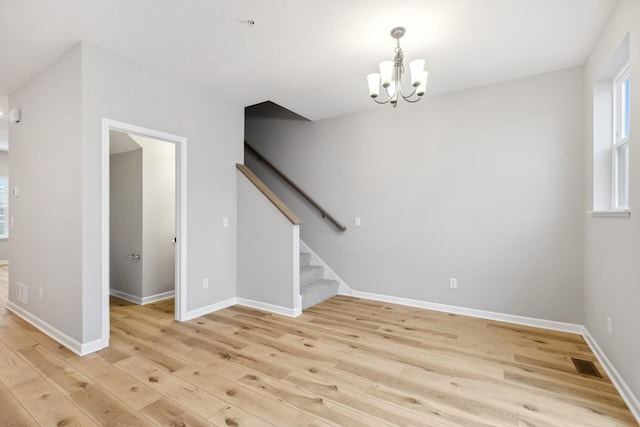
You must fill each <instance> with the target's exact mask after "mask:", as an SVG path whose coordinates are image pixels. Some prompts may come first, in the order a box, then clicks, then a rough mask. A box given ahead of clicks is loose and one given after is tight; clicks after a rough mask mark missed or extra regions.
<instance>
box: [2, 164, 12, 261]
mask: <svg viewBox="0 0 640 427" xmlns="http://www.w3.org/2000/svg"><path fill="white" fill-rule="evenodd" d="M0 176H6V177H8V176H9V153H8V152H7V151H0ZM9 186H11V182H9ZM7 202H10V200H9V196H7ZM6 221H7V224H6V226H7V227H9V217H8V216H7V217H6ZM9 234H11V230H9ZM8 260H9V239H0V262H1V261H8Z"/></svg>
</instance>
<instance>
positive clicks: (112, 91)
mask: <svg viewBox="0 0 640 427" xmlns="http://www.w3.org/2000/svg"><path fill="white" fill-rule="evenodd" d="M81 49H82V89H83V92H82V121H81V123H82V147H81V152H82V159H81V164H82V173H81V176H82V242H83V243H82V247H83V252H82V265H83V268H82V272H83V278H82V283H83V319H84V326H85V330H84V336H83V339H84V340H85V341H92V340H95V339H98V338H99V337H100V336H101V313H102V307H101V304H100V302H101V290H100V283H101V268H100V265H101V251H102V242H101V227H100V218H101V203H102V202H101V198H102V195H101V172H100V169H101V166H100V165H101V122H102V119H103V118H108V119H111V120H116V121H120V122H124V123H128V124H132V125H136V126H141V127H144V128H149V129H154V130H158V131H161V132H166V133H169V134H173V135H179V136H181V137H185V138H187V146H188V153H187V169H188V170H187V195H186V197H187V212H188V214H187V252H188V260H187V265H186V269H187V284H186V286H187V302H186V305H187V310H188V311H192V310H196V309H206V307H207V306H209V305H212V304H215V303H217V302H220V301H223V300H226V299H229V298H234V297H235V296H236V225H235V218H236V168H235V164H236V163H238V162H240V163H241V162H242V159H243V152H242V141H243V123H244V110H243V108H242V107H241V106H238V105H234V104H232V103H231V102H229V101H226V100H224V99H221V98H219V97H216V96H214V95H212V94H210V93H207V92H205V91H203V90H199V89H196V88H195V87H192V86H189V85H187V84H184V83H182V82H178V81H176V80H174V79H172V78H170V77H167V76H165V75H163V74H162V73H161V72H160V71H158V70H156V69H151V68H147V67H144V66H141V65H139V64H136V63H134V62H131V61H129V60H127V59H124V58H122V57H120V56H117V55H115V54H113V53H110V52H107V51H105V50H103V49H100V48H98V47H96V46H93V45H91V44H87V43H82V44H81ZM223 218H230V226H229V227H228V228H223V227H222V219H223ZM204 278H208V279H209V288H208V289H203V287H202V280H203V279H204Z"/></svg>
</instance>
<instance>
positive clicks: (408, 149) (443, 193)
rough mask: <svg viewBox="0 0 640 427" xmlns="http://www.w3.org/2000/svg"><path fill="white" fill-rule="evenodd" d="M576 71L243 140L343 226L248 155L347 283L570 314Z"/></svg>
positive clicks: (576, 231) (288, 124)
mask: <svg viewBox="0 0 640 427" xmlns="http://www.w3.org/2000/svg"><path fill="white" fill-rule="evenodd" d="M582 73H583V70H582V68H574V69H569V70H564V71H559V72H554V73H550V74H544V75H539V76H535V77H530V78H526V79H522V80H517V81H512V82H507V83H502V84H498V85H492V86H487V87H483V88H479V89H474V90H468V91H464V92H458V93H454V94H449V95H443V96H437V97H427V98H426V99H424V100H422V101H421V102H420V103H417V104H407V103H399V105H398V107H397V108H395V109H394V108H391V107H390V106H388V105H387V106H376V107H374V109H372V110H370V111H367V112H362V113H356V114H351V115H347V116H340V117H336V118H330V119H326V120H320V121H317V122H307V121H302V120H277V119H258V118H254V119H250V118H249V119H247V123H246V128H245V135H246V139H247V141H248V142H249V143H250V144H252V145H253V146H254V147H255V148H257V150H258V151H259V152H261V153H262V154H263V155H264V156H265V157H266V158H267V159H269V160H270V161H271V162H272V163H274V164H275V165H276V166H277V167H278V168H280V169H281V170H282V171H283V172H284V173H285V174H286V175H288V176H289V177H290V178H292V179H293V181H294V182H296V183H297V184H298V185H299V186H300V187H301V188H302V189H303V190H305V191H306V192H307V193H308V194H310V195H311V196H312V197H313V198H314V199H315V200H317V201H318V202H319V203H320V204H321V205H322V206H323V207H324V208H325V209H327V210H328V211H329V212H330V213H331V214H332V215H333V216H335V217H336V218H337V219H338V220H340V221H342V222H343V223H345V224H346V225H347V227H348V229H347V231H346V232H344V233H341V232H339V231H337V230H336V228H335V227H334V226H333V225H332V224H331V223H330V222H328V221H326V220H323V219H322V217H321V216H320V215H319V214H318V213H317V212H316V211H315V210H313V209H312V208H310V207H309V205H307V204H306V203H304V202H302V201H300V199H298V198H297V197H296V196H294V195H293V194H291V193H290V191H289V190H288V189H287V188H286V187H284V186H283V185H282V183H281V182H279V181H278V180H277V179H275V178H273V176H272V175H271V174H269V173H268V172H266V171H265V170H264V168H263V167H262V165H261V164H260V163H259V162H256V161H255V159H254V158H253V157H252V156H251V155H250V154H247V155H246V159H245V163H246V164H248V165H249V166H250V167H251V169H252V170H254V171H255V173H256V174H257V175H259V176H260V178H261V179H262V180H263V181H265V182H266V183H267V185H269V187H271V188H272V189H273V190H274V192H276V194H278V196H279V197H280V198H281V199H283V201H284V202H285V203H286V204H287V205H288V206H290V207H291V208H292V209H293V210H294V211H295V212H296V214H298V215H299V216H301V217H302V220H303V222H304V223H303V224H302V226H301V237H302V239H303V240H304V241H305V242H306V243H307V244H308V245H309V246H310V247H311V248H312V249H313V250H314V251H315V252H316V253H317V254H318V255H319V256H320V257H322V258H323V260H324V261H325V262H327V264H328V265H329V266H331V268H332V269H333V270H334V271H335V272H336V273H337V274H338V275H339V276H340V277H341V278H342V279H343V280H345V282H346V283H347V284H348V285H349V286H350V287H351V288H353V289H355V290H357V291H364V292H370V293H375V294H382V295H391V296H396V297H404V298H410V299H415V300H420V301H429V302H436V303H442V304H449V305H454V306H461V307H467V308H473V309H481V310H488V311H494V312H500V313H507V314H514V315H520V316H528V317H534V318H541V319H548V320H556V321H563V322H571V323H581V322H582V305H581V301H582V261H583V258H582V257H583V253H582V227H583V225H582V220H583V217H584V211H583V195H582V174H583V162H582V159H583V147H582V131H583V129H582V123H583V114H582V111H583V108H582V103H583V101H582V86H583V85H582ZM355 217H360V218H361V223H362V226H360V227H355V226H354V218H355ZM452 277H455V278H457V279H458V288H457V289H450V288H449V278H452Z"/></svg>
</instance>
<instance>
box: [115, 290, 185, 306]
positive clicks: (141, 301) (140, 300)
mask: <svg viewBox="0 0 640 427" xmlns="http://www.w3.org/2000/svg"><path fill="white" fill-rule="evenodd" d="M109 295H112V296H114V297H118V298H120V299H123V300H125V301H129V302H132V303H134V304H138V305H145V304H151V303H152V302H156V301H162V300H164V299H169V298H173V297H174V296H175V291H168V292H162V293H160V294H155V295H150V296H148V297H139V296H137V295H132V294H129V293H126V292H122V291H119V290H117V289H109Z"/></svg>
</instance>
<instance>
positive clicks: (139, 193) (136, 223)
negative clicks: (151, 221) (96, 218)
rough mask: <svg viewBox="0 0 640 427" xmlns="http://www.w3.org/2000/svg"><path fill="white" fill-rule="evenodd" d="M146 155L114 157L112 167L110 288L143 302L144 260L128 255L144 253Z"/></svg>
mask: <svg viewBox="0 0 640 427" xmlns="http://www.w3.org/2000/svg"><path fill="white" fill-rule="evenodd" d="M142 156H143V153H142V148H138V149H135V150H131V151H127V152H125V153H119V154H112V155H111V158H110V164H109V166H110V175H109V178H110V186H109V190H110V193H111V194H110V197H111V200H110V204H109V211H110V217H109V234H110V235H111V237H110V239H109V243H110V245H109V250H110V253H109V262H110V269H109V272H110V275H109V279H110V282H111V283H110V285H109V287H110V289H112V290H115V291H118V292H120V293H124V294H127V296H133V297H138V298H140V299H142V297H143V292H142V277H143V274H142V261H141V260H136V259H130V258H128V255H129V254H142V253H143V232H142V224H143V209H142V199H143V191H144V186H143V179H142V162H143V157H142ZM120 295H121V296H122V294H120ZM127 299H132V298H131V297H128V298H127Z"/></svg>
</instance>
